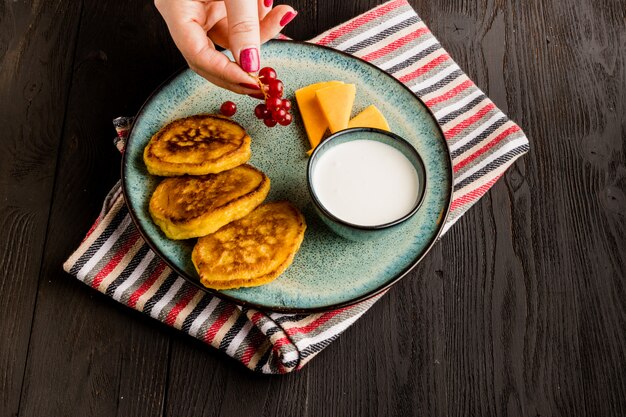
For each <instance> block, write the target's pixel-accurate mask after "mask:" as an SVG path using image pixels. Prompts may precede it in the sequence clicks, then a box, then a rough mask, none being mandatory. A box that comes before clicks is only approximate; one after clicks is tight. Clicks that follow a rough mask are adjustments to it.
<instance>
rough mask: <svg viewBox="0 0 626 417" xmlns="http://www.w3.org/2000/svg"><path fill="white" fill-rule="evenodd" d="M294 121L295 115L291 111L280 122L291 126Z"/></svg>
mask: <svg viewBox="0 0 626 417" xmlns="http://www.w3.org/2000/svg"><path fill="white" fill-rule="evenodd" d="M292 121H293V116H292V115H291V114H290V113H287V114H286V115H285V117H283V118H282V119H280V120H279V121H278V123H280V124H281V125H283V126H289V125H290V124H291V122H292Z"/></svg>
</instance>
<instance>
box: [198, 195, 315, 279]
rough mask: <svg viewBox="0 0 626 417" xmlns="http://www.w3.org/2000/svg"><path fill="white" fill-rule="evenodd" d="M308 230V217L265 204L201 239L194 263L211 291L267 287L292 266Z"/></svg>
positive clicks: (283, 204)
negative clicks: (306, 218)
mask: <svg viewBox="0 0 626 417" xmlns="http://www.w3.org/2000/svg"><path fill="white" fill-rule="evenodd" d="M305 229H306V223H305V220H304V217H303V216H302V214H301V213H300V211H298V209H297V208H295V207H294V206H293V205H292V204H291V203H289V202H288V201H279V202H272V203H267V204H263V205H262V206H259V207H257V208H256V209H255V210H254V211H253V212H252V213H250V214H248V215H247V216H246V217H244V218H242V219H240V220H237V221H235V222H232V223H230V224H228V225H226V226H224V227H222V228H221V229H220V230H218V231H217V232H215V233H213V234H210V235H208V236H205V237H201V238H200V239H198V243H197V244H196V246H195V247H194V249H193V252H192V255H191V259H192V261H193V263H194V265H195V266H196V270H197V271H198V274H199V275H200V280H201V282H202V284H204V285H205V286H206V287H209V288H215V289H231V288H239V287H252V286H257V285H262V284H267V283H268V282H270V281H273V280H274V279H276V278H277V277H278V276H279V275H280V274H282V273H283V272H284V271H285V269H287V267H289V265H291V263H292V261H293V258H294V256H295V254H296V252H297V251H298V249H299V248H300V244H301V243H302V240H303V239H304V231H305Z"/></svg>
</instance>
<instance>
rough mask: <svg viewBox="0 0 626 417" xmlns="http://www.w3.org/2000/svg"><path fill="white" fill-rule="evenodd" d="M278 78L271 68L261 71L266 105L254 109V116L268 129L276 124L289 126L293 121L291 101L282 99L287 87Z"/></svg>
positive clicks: (260, 77) (260, 80)
mask: <svg viewBox="0 0 626 417" xmlns="http://www.w3.org/2000/svg"><path fill="white" fill-rule="evenodd" d="M276 76H277V75H276V71H274V69H273V68H270V67H265V68H261V71H259V82H260V84H261V88H262V91H263V98H264V99H265V103H261V104H259V105H258V106H256V107H255V108H254V115H255V116H256V117H257V119H260V120H263V123H265V126H267V127H274V126H276V124H280V125H282V126H287V125H289V124H291V121H292V120H293V116H292V114H291V113H290V110H291V101H289V99H286V98H282V97H283V91H284V89H285V86H284V85H283V82H282V81H281V80H279V79H278V78H276Z"/></svg>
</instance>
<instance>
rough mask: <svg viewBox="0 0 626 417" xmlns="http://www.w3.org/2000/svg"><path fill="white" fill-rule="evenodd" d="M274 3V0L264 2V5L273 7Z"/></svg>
mask: <svg viewBox="0 0 626 417" xmlns="http://www.w3.org/2000/svg"><path fill="white" fill-rule="evenodd" d="M273 2H274V1H273V0H264V1H263V4H264V5H265V7H272V3H273Z"/></svg>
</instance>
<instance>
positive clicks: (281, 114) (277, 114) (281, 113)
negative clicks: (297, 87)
mask: <svg viewBox="0 0 626 417" xmlns="http://www.w3.org/2000/svg"><path fill="white" fill-rule="evenodd" d="M286 115H287V112H286V111H285V109H278V110H275V111H273V112H272V117H273V118H274V120H276V121H277V122H280V121H281V120H282V119H284V118H285V116H286Z"/></svg>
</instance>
